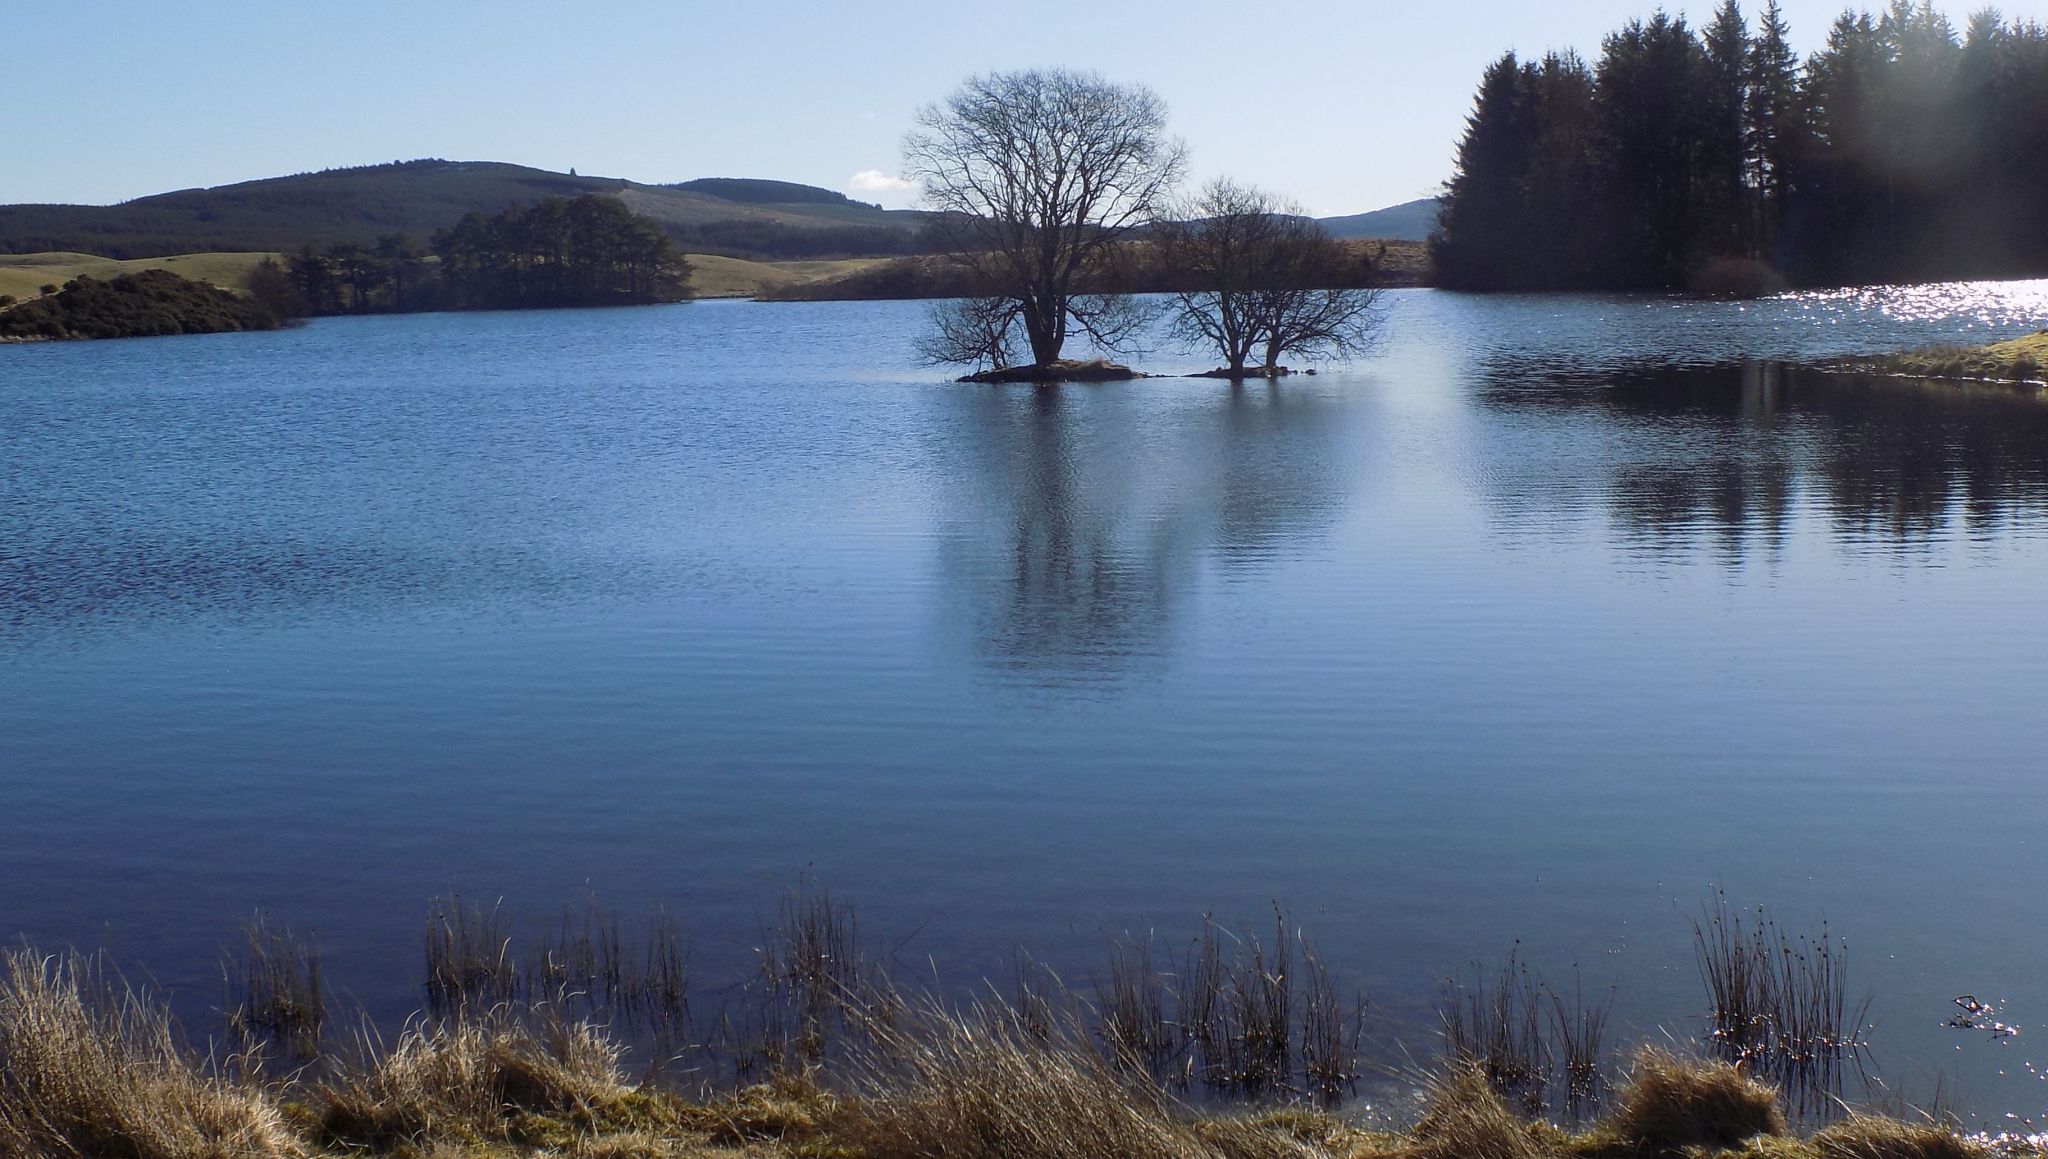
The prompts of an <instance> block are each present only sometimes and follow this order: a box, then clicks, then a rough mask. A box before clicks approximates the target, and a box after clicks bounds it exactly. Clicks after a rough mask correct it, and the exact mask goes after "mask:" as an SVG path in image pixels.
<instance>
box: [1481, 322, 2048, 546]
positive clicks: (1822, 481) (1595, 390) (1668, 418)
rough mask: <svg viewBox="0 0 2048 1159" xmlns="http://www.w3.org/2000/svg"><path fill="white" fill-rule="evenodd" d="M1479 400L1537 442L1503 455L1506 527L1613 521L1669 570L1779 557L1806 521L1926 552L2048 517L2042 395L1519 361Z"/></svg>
mask: <svg viewBox="0 0 2048 1159" xmlns="http://www.w3.org/2000/svg"><path fill="white" fill-rule="evenodd" d="M1479 401H1480V403H1481V405H1482V406H1483V407H1485V408H1486V409H1488V410H1489V411H1491V412H1492V413H1493V414H1495V415H1496V416H1498V417H1501V418H1502V419H1503V420H1504V421H1505V422H1506V423H1507V424H1508V426H1509V427H1510V429H1516V428H1517V424H1520V427H1519V429H1520V430H1521V431H1522V432H1523V433H1522V434H1521V435H1519V436H1517V437H1516V439H1515V440H1514V441H1519V442H1523V443H1524V444H1525V445H1524V447H1523V449H1522V452H1520V453H1518V452H1516V451H1515V450H1514V449H1513V448H1512V447H1500V448H1497V451H1498V457H1499V460H1500V461H1499V463H1498V464H1497V466H1496V469H1494V470H1491V471H1489V472H1488V473H1487V474H1486V476H1485V478H1486V481H1487V486H1486V492H1487V493H1486V499H1487V502H1488V506H1489V509H1490V510H1491V511H1492V513H1493V514H1494V515H1495V516H1496V517H1497V518H1498V519H1500V520H1502V521H1504V522H1505V523H1506V524H1508V525H1509V526H1515V525H1518V524H1525V523H1530V524H1533V523H1543V524H1544V525H1545V526H1548V525H1549V521H1550V520H1552V519H1554V517H1555V513H1556V512H1557V511H1559V510H1561V509H1569V508H1583V509H1599V510H1602V511H1604V512H1605V514H1606V515H1607V517H1608V518H1609V519H1610V520H1611V521H1612V524H1613V525H1614V530H1615V533H1616V537H1617V538H1618V539H1619V540H1621V541H1623V542H1625V543H1627V544H1629V545H1631V546H1632V547H1635V548H1637V549H1640V550H1641V551H1643V552H1644V553H1646V554H1648V555H1650V556H1653V557H1656V558H1663V559H1671V560H1680V559H1685V558H1690V557H1692V556H1693V555H1695V554H1697V553H1700V552H1703V551H1711V552H1712V553H1713V554H1714V556H1715V557H1716V558H1718V559H1720V560H1721V561H1723V562H1724V563H1726V564H1728V565H1729V566H1740V565H1742V564H1743V563H1745V562H1746V561H1748V560H1749V559H1750V558H1751V557H1752V556H1755V555H1761V557H1762V558H1765V559H1770V558H1774V557H1775V556H1776V555H1777V553H1778V552H1779V551H1781V550H1782V548H1783V546H1784V543H1785V539H1786V537H1787V535H1788V534H1789V532H1790V528H1791V526H1792V524H1793V523H1794V522H1795V521H1796V520H1797V519H1798V518H1799V517H1800V516H1801V515H1802V514H1803V513H1810V514H1813V515H1817V516H1819V517H1822V518H1824V519H1825V521H1826V525H1827V527H1828V529H1829V532H1830V534H1831V535H1832V536H1833V537H1834V538H1835V539H1836V540H1837V541H1838V542H1840V543H1842V544H1844V545H1847V546H1851V547H1854V548H1857V549H1860V550H1872V551H1879V552H1884V553H1889V554H1895V555H1902V556H1904V555H1914V554H1921V553H1924V552H1926V551H1928V550H1929V549H1930V548H1931V547H1932V546H1933V545H1934V544H1935V543H1937V542H1938V541H1939V540H1941V539H1942V538H1944V537H1946V536H1948V535H1950V534H1952V533H1954V532H1956V531H1961V532H1963V533H1964V534H1966V535H1968V536H1970V537H1972V538H1979V537H1982V536H1984V535H1986V534H1987V533H1989V532H1991V531H1992V530H1995V529H1997V528H1999V527H2002V526H2005V525H2006V524H2008V523H2009V522H2010V521H2011V520H2012V519H2014V518H2016V517H2026V518H2029V519H2032V518H2038V517H2039V516H2040V514H2042V513H2043V511H2044V510H2048V455H2044V454H2043V449H2044V448H2048V404H2044V400H2043V398H2042V397H2041V396H2040V395H2039V394H2037V393H2034V392H2032V391H2025V390H2018V389H2014V388H2010V387H2005V386H1997V385H1982V386H1977V385H1970V384H1959V383H1935V382H1920V381H1913V380H1905V379H1876V378H1865V377H1850V376H1842V375H1827V374H1820V373H1816V372H1813V371H1808V370H1802V369H1797V368H1791V367H1786V366H1782V365H1778V364H1772V363H1751V364H1746V365H1740V366H1729V367H1720V368H1712V369H1698V368H1674V367H1661V366H1643V367H1636V368H1630V369H1626V370H1619V371H1603V372H1600V373H1597V374H1583V373H1574V372H1572V371H1569V370H1564V369H1559V368H1555V367H1548V366H1543V365H1538V364H1532V363H1526V362H1516V361H1513V360H1505V359H1504V360H1499V361H1496V362H1495V363H1493V364H1492V365H1490V366H1488V367H1487V368H1486V370H1485V372H1484V377H1483V379H1482V382H1481V386H1480V390H1479ZM1531 424H1533V427H1532V425H1531ZM1560 424H1562V427H1561V428H1560ZM1539 427H1540V429H1541V431H1542V434H1543V444H1542V446H1534V445H1529V443H1530V438H1531V435H1530V432H1531V431H1532V429H1534V428H1539ZM1552 448H1562V453H1561V454H1546V453H1544V452H1545V450H1546V449H1552Z"/></svg>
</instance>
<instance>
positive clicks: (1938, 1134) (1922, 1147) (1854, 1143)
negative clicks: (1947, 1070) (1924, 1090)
mask: <svg viewBox="0 0 2048 1159" xmlns="http://www.w3.org/2000/svg"><path fill="white" fill-rule="evenodd" d="M1813 1148H1814V1150H1816V1151H1818V1152H1820V1155H1821V1159H1986V1157H1987V1156H1988V1155H1989V1154H1990V1149H1989V1148H1987V1147H1985V1146H1984V1145H1983V1144H1981V1143H1978V1142H1976V1141H1974V1140H1971V1139H1965V1138H1963V1137H1962V1136H1960V1135H1958V1134H1956V1133H1955V1132H1953V1131H1949V1130H1946V1129H1944V1128H1942V1127H1938V1126H1936V1125H1934V1124H1933V1123H1903V1122H1900V1121H1899V1120H1897V1119H1890V1118H1886V1117H1884V1116H1882V1115H1861V1114H1858V1115H1850V1116H1849V1117H1848V1118H1846V1119H1843V1120H1842V1121H1841V1122H1839V1123H1835V1124H1833V1125H1831V1126H1828V1127H1826V1128H1824V1129H1822V1130H1820V1131H1818V1132H1815V1134H1814V1136H1813Z"/></svg>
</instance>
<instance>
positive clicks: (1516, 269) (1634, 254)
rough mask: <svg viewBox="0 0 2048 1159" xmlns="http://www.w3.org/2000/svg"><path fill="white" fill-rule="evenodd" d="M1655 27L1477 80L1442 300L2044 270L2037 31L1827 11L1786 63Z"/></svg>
mask: <svg viewBox="0 0 2048 1159" xmlns="http://www.w3.org/2000/svg"><path fill="white" fill-rule="evenodd" d="M1787 36H1788V29H1787V27H1786V23H1785V20H1784V17H1783V15H1782V13H1781V12H1780V11H1779V9H1778V5H1777V2H1776V0H1768V2H1767V3H1766V4H1765V6H1764V7H1763V9H1762V10H1761V12H1760V13H1759V14H1758V19H1757V21H1756V24H1755V27H1754V29H1753V30H1752V28H1751V27H1750V24H1749V22H1748V21H1747V20H1746V19H1745V17H1744V15H1743V13H1742V10H1741V9H1740V7H1739V6H1738V4H1737V2H1736V0H1724V2H1723V3H1722V4H1721V6H1720V8H1719V10H1718V11H1717V12H1716V13H1715V15H1714V18H1713V20H1712V21H1711V22H1710V23H1709V24H1708V25H1707V26H1706V28H1705V29H1704V31H1703V32H1695V31H1694V30H1693V29H1692V28H1690V27H1689V26H1688V25H1687V23H1686V21H1685V19H1684V18H1683V17H1678V16H1670V15H1667V14H1665V13H1663V12H1659V13H1657V14H1656V15H1654V16H1652V17H1651V18H1650V19H1649V20H1647V21H1642V20H1637V21H1631V22H1630V23H1629V24H1627V25H1625V26H1623V27H1622V28H1621V29H1620V30H1619V31H1617V32H1615V33H1614V34H1612V35H1610V36H1608V37H1607V39H1606V41H1605V42H1604V43H1603V45H1602V47H1601V55H1600V59H1599V61H1598V62H1597V63H1596V64H1595V65H1593V66H1592V67H1590V68H1589V67H1588V66H1587V65H1586V64H1585V63H1584V62H1582V61H1580V60H1579V59H1578V58H1577V57H1576V56H1575V55H1573V54H1570V53H1554V54H1551V55H1549V56H1546V57H1544V58H1542V59H1541V60H1540V61H1523V60H1520V59H1518V58H1517V57H1516V56H1515V55H1514V54H1513V53H1509V54H1506V55H1504V56H1502V57H1501V58H1500V59H1499V60H1498V61H1496V62H1495V63H1494V64H1493V65H1491V66H1489V67H1488V69H1487V70H1486V72H1485V74H1484V75H1483V76H1482V78H1481V80H1480V84H1479V89H1478V94H1477V96H1476V98H1475V100H1474V103H1473V110H1472V114H1471V116H1470V118H1469V120H1468V121H1467V125H1466V131H1465V135H1464V138H1463V140H1462V141H1461V142H1460V144H1459V149H1458V159H1457V168H1456V171H1455V173H1454V175H1453V177H1452V178H1451V181H1450V182H1449V185H1448V188H1447V191H1446V197H1445V202H1444V207H1443V210H1442V213H1441V214H1440V216H1439V219H1438V228H1437V231H1436V233H1435V235H1434V236H1433V237H1432V238H1431V249H1432V253H1433V255H1434V257H1435V259H1436V263H1437V270H1438V277H1439V279H1440V280H1441V281H1442V282H1443V284H1445V285H1448V286H1452V287H1460V288H1470V289H1566V288H1592V287H1601V288H1640V289H1649V288H1678V287H1684V286H1687V285H1695V286H1697V285H1699V284H1700V279H1701V277H1702V275H1703V271H1711V270H1713V269H1714V268H1715V267H1716V266H1717V265H1721V266H1726V265H1727V264H1729V263H1747V264H1748V266H1750V267H1751V268H1753V269H1754V270H1755V271H1756V272H1757V273H1758V274H1759V276H1761V275H1764V274H1771V273H1782V274H1783V275H1784V276H1786V277H1789V278H1790V279H1792V280H1793V281H1795V282H1799V283H1805V284H1843V283H1858V282H1880V281H1919V280H1930V279H1940V278H1960V277H1987V276H2012V275H2022V274H2034V273H2042V272H2048V31H2044V29H2043V28H2042V26H2041V25H2040V24H2038V23H2035V22H2030V21H2027V22H2022V21H2010V22H2008V21H2006V20H2004V19H2003V18H2001V17H2000V16H1999V15H1998V14H1997V13H1996V12H1995V11H1992V10H1988V9H1987V10H1985V11H1984V12H1981V13H1979V14H1978V15H1977V16H1975V17H1973V18H1972V19H1971V21H1970V23H1969V26H1968V28H1967V30H1966V31H1965V32H1964V33H1963V34H1961V35H1958V34H1957V32H1956V30H1955V28H1954V26H1953V25H1951V24H1950V22H1949V21H1948V19H1947V18H1946V17H1945V16H1943V15H1942V14H1941V13H1940V12H1938V11H1937V10H1936V9H1935V8H1934V7H1933V6H1932V3H1931V2H1930V0H1920V2H1919V3H1915V2H1914V0H1894V3H1892V5H1891V6H1890V7H1889V8H1887V9H1885V10H1884V12H1883V13H1882V14H1880V15H1873V14H1871V13H1869V12H1850V13H1845V14H1844V15H1843V16H1842V17H1840V18H1839V19H1837V20H1836V22H1835V24H1834V25H1833V27H1832V28H1831V29H1830V30H1829V33H1828V39H1827V44H1826V46H1825V47H1824V48H1823V49H1822V50H1821V51H1819V52H1817V53H1815V54H1814V55H1813V56H1812V57H1811V58H1810V59H1808V60H1807V61H1805V62H1804V64H1803V65H1802V64H1801V63H1800V62H1798V60H1797V58H1796V57H1795V55H1794V54H1793V52H1792V50H1791V48H1790V47H1789V45H1788V43H1787Z"/></svg>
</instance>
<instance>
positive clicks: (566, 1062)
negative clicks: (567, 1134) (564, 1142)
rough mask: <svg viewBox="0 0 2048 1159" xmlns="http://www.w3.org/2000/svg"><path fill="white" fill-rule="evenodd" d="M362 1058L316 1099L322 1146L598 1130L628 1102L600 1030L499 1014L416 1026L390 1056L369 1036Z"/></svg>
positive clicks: (612, 1046) (613, 1049) (615, 1056)
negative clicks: (567, 1127)
mask: <svg viewBox="0 0 2048 1159" xmlns="http://www.w3.org/2000/svg"><path fill="white" fill-rule="evenodd" d="M358 1054H359V1057H358V1058H357V1059H356V1060H355V1061H354V1062H353V1063H351V1064H348V1065H345V1066H343V1067H342V1068H341V1069H340V1070H339V1072H338V1073H336V1074H335V1075H334V1076H332V1077H330V1078H328V1079H326V1080H325V1081H323V1082H322V1083H321V1084H320V1086H319V1089H318V1091H317V1093H316V1104H317V1106H318V1107H319V1123H320V1129H321V1132H322V1133H323V1135H324V1136H325V1137H326V1138H327V1140H328V1141H330V1142H333V1143H336V1144H341V1145H346V1146H355V1147H381V1148H390V1147H393V1146H396V1145H400V1144H405V1145H412V1146H418V1145H421V1144H425V1143H433V1142H454V1143H480V1142H485V1141H493V1140H498V1141H502V1140H513V1139H519V1138H522V1137H526V1136H531V1135H533V1134H534V1133H535V1131H534V1130H533V1128H534V1127H538V1126H543V1125H545V1124H546V1123H548V1122H549V1121H562V1120H565V1121H568V1122H570V1123H574V1124H583V1125H586V1126H588V1125H595V1124H599V1123H601V1122H603V1121H604V1120H605V1117H606V1113H607V1112H609V1111H612V1110H614V1109H615V1108H618V1107H619V1106H620V1105H621V1104H622V1102H623V1101H624V1100H625V1098H626V1096H627V1095H629V1094H630V1093H631V1088H629V1087H628V1086H627V1085H626V1084H625V1082H624V1080H623V1078H622V1077H621V1075H620V1073H619V1055H620V1048H619V1046H618V1045H617V1044H616V1043H615V1042H613V1041H612V1040H611V1039H610V1038H609V1037H607V1036H606V1035H605V1033H604V1032H603V1030H602V1029H600V1028H598V1027H596V1026H593V1025H591V1024H589V1023H570V1022H567V1021H564V1020H562V1019H560V1018H556V1017H549V1016H546V1015H545V1014H543V1015H542V1016H540V1017H538V1018H530V1019H520V1018H515V1017H514V1016H513V1015H512V1013H511V1012H510V1010H509V1009H507V1008H499V1009H497V1010H494V1011H490V1012H487V1013H486V1014H484V1015H482V1016H479V1017H474V1018H462V1019H453V1020H441V1021H434V1022H415V1023H413V1024H412V1025H411V1026H408V1027H407V1028H406V1030H405V1031H404V1032H403V1033H402V1034H400V1035H399V1038H398V1041H397V1042H396V1043H395V1044H393V1045H392V1046H391V1047H390V1048H388V1049H384V1048H381V1047H380V1046H379V1045H378V1044H377V1043H376V1042H375V1041H374V1040H373V1039H372V1038H370V1036H368V1035H367V1034H366V1035H365V1036H364V1039H363V1041H361V1042H359V1044H358Z"/></svg>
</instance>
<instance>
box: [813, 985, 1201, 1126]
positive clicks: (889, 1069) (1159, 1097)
mask: <svg viewBox="0 0 2048 1159" xmlns="http://www.w3.org/2000/svg"><path fill="white" fill-rule="evenodd" d="M874 1043H875V1045H874V1046H873V1047H871V1048H870V1049H869V1050H868V1051H866V1052H865V1053H864V1055H863V1057H862V1062H861V1069H862V1071H863V1072H864V1076H865V1078H864V1081H863V1082H862V1084H861V1085H862V1088H863V1089H862V1090H861V1092H860V1096H859V1097H858V1098H855V1099H851V1100H849V1101H848V1102H847V1104H846V1111H845V1113H844V1115H843V1117H842V1119H841V1121H840V1123H839V1129H840V1132H841V1137H842V1138H843V1139H844V1140H845V1141H846V1142H848V1143H849V1144H851V1145H852V1146H853V1147H854V1148H855V1149H856V1150H857V1151H858V1152H859V1153H861V1154H864V1155H869V1156H873V1157H874V1159H913V1157H915V1159H969V1157H981V1156H991V1157H993V1156H1004V1157H1007V1159H1095V1157H1100V1159H1224V1155H1225V1153H1224V1152H1223V1151H1222V1150H1220V1149H1219V1148H1217V1147H1216V1146H1214V1145H1213V1144H1211V1143H1210V1142H1208V1141H1206V1140H1204V1139H1203V1138H1202V1137H1201V1136H1199V1135H1198V1134H1197V1133H1196V1132H1195V1131H1194V1130H1193V1129H1192V1128H1191V1127H1189V1126H1188V1125H1187V1124H1186V1123H1185V1122H1184V1121H1182V1120H1181V1119H1180V1118H1179V1117H1178V1116H1177V1115H1175V1114H1174V1113H1173V1111H1172V1109H1171V1105H1170V1103H1169V1101H1168V1100H1167V1098H1166V1096H1165V1094H1164V1092H1162V1091H1161V1090H1160V1089H1159V1088H1157V1087H1156V1086H1153V1085H1152V1084H1150V1083H1148V1082H1145V1081H1143V1080H1141V1079H1137V1078H1134V1077H1133V1076H1131V1075H1129V1074H1128V1073H1127V1072H1124V1071H1120V1070H1119V1069H1118V1068H1117V1067H1116V1066H1115V1065H1114V1064H1113V1063H1112V1062H1110V1061H1109V1060H1108V1059H1106V1058H1105V1057H1104V1056H1103V1055H1102V1054H1101V1053H1099V1052H1097V1051H1096V1050H1094V1049H1093V1048H1092V1047H1090V1046H1089V1045H1088V1043H1087V1042H1086V1041H1085V1039H1084V1038H1082V1037H1081V1036H1079V1035H1078V1034H1077V1033H1076V1031H1075V1029H1074V1028H1073V1027H1071V1026H1063V1027H1060V1028H1059V1029H1058V1030H1057V1031H1056V1033H1055V1034H1054V1036H1053V1037H1052V1038H1051V1039H1050V1040H1041V1039H1039V1038H1037V1037H1036V1036H1034V1035H1032V1034H1030V1033H1028V1032H1026V1031H1025V1030H1023V1029H1022V1028H1021V1027H1020V1024H1019V1021H1018V1019H1017V1018H1016V1017H1015V1015H1014V1013H1013V1012H1012V1011H1009V1010H1007V1009H1005V1008H1000V1007H995V1006H991V1005H987V1004H981V1005H976V1006H973V1007H971V1008H969V1009H967V1010H965V1011H962V1012H958V1013H949V1012H947V1011H946V1010H945V1009H943V1008H942V1007H939V1006H937V1005H936V1004H924V1005H922V1006H920V1007H919V1008H917V1009H915V1010H913V1011H911V1012H910V1013H909V1014H908V1015H907V1016H906V1018H905V1019H904V1020H903V1022H902V1024H900V1025H899V1026H897V1027H894V1028H889V1029H885V1030H882V1031H880V1032H879V1033H877V1034H876V1036H875V1039H874Z"/></svg>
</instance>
